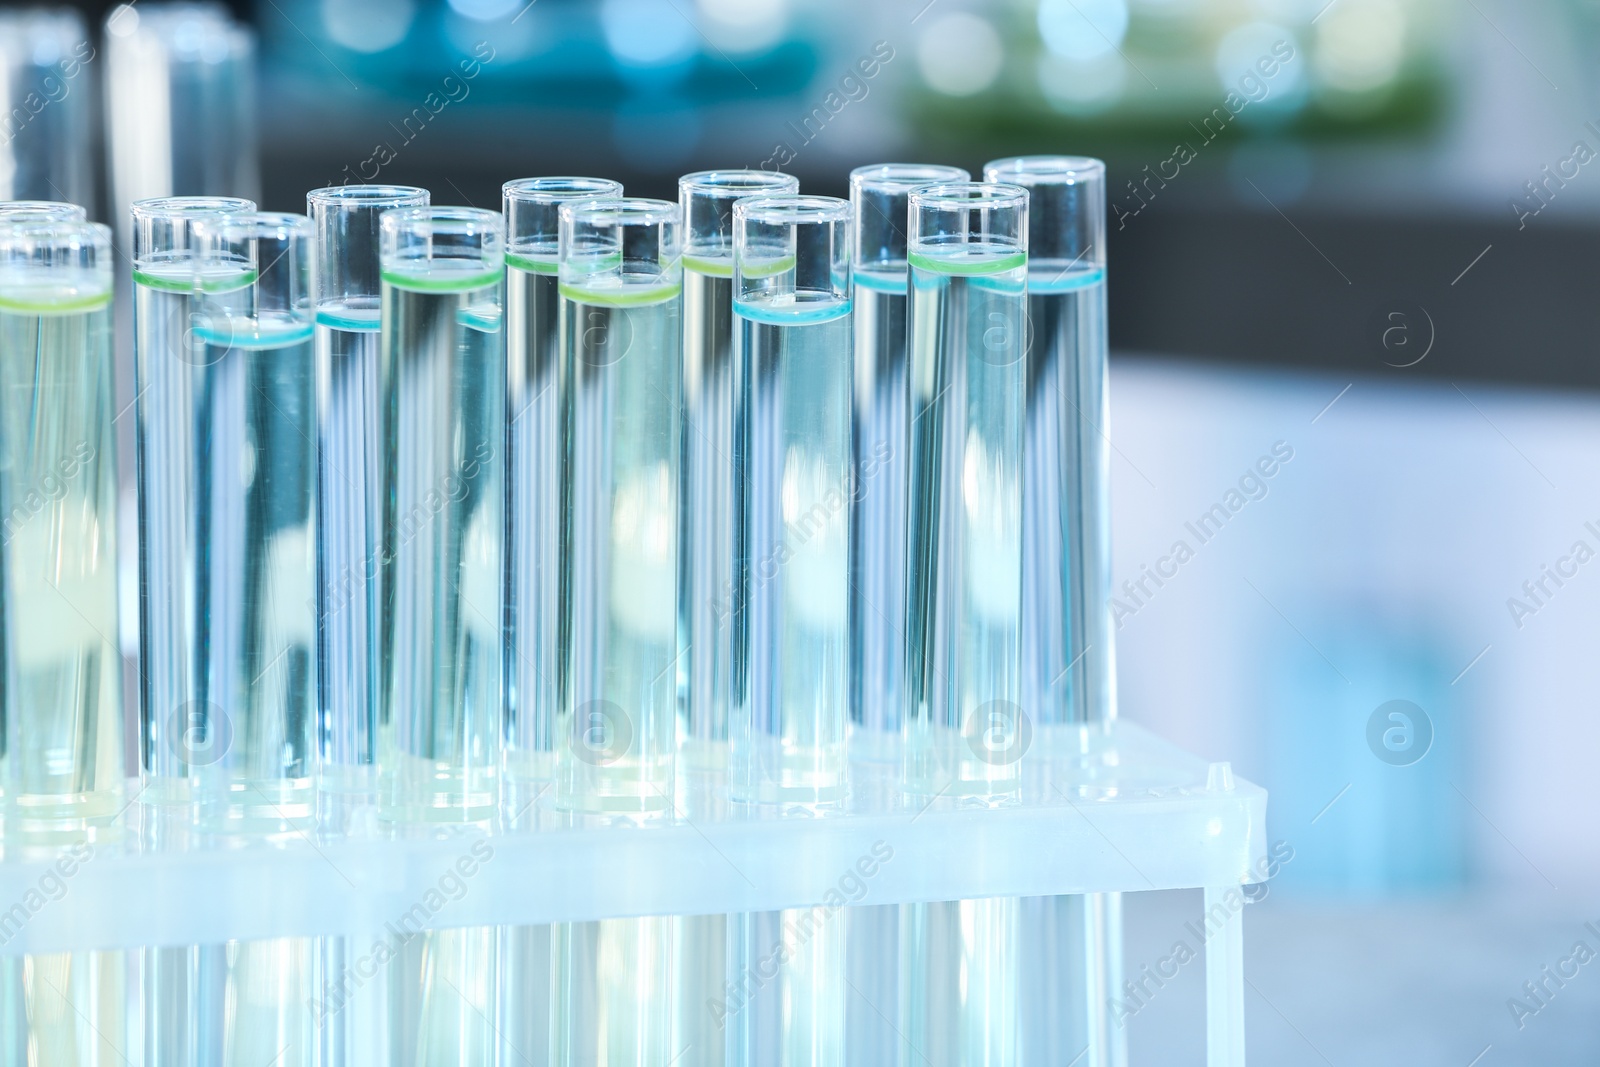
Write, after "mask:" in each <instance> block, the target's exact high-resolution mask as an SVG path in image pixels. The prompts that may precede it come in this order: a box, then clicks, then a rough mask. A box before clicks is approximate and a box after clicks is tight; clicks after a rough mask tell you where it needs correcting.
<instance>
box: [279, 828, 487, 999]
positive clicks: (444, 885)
mask: <svg viewBox="0 0 1600 1067" xmlns="http://www.w3.org/2000/svg"><path fill="white" fill-rule="evenodd" d="M492 859H494V849H493V848H492V847H491V846H490V844H489V842H488V841H485V840H483V839H482V838H479V839H478V840H476V841H474V842H473V843H472V845H471V847H469V848H468V849H467V851H466V853H465V854H463V855H462V856H461V857H460V858H459V859H457V860H456V861H455V863H453V864H451V865H450V866H448V867H446V868H445V869H444V873H443V874H441V875H440V876H439V878H438V879H437V881H436V882H435V883H434V885H433V886H431V887H430V888H429V889H428V890H427V891H426V892H425V893H423V894H422V899H421V900H419V901H417V903H415V904H413V905H412V906H411V907H410V909H408V910H407V911H405V912H404V913H402V914H401V915H400V916H399V917H397V918H394V919H390V920H389V921H388V922H386V923H384V924H383V929H384V934H383V936H382V937H379V938H378V939H377V940H376V941H374V942H373V943H372V947H371V948H369V949H368V950H367V952H366V954H365V955H363V956H361V957H359V958H358V959H355V960H353V961H351V962H350V963H348V964H346V965H345V966H344V967H343V968H341V969H340V970H339V971H338V973H336V974H333V975H330V976H329V977H328V978H326V979H325V980H324V981H323V983H322V991H321V992H322V995H321V998H320V999H319V998H318V997H316V996H313V997H312V998H311V999H310V1000H308V1001H307V1002H306V1003H307V1006H308V1007H309V1008H310V1009H311V1011H312V1013H313V1014H314V1015H315V1017H316V1020H317V1025H318V1026H321V1025H322V1024H323V1023H325V1022H327V1020H328V1019H329V1018H330V1017H331V1016H333V1015H337V1014H338V1013H339V1012H341V1011H343V1010H344V1008H345V1006H346V1005H347V1004H349V1003H350V998H351V997H353V996H354V995H355V994H356V991H357V990H359V989H360V988H361V987H362V986H364V985H366V984H367V983H368V982H370V981H372V979H373V978H375V977H377V975H378V973H379V970H380V968H382V967H384V966H386V965H387V964H388V963H389V961H390V960H392V959H394V958H395V957H396V956H398V955H399V954H400V950H401V949H403V948H404V947H405V946H406V945H408V944H410V943H411V941H412V940H414V939H415V938H416V937H417V936H418V935H419V934H421V933H423V932H424V931H425V930H427V929H428V923H429V921H430V920H432V918H433V917H434V916H435V915H437V914H439V912H440V911H442V910H444V906H445V905H446V904H448V903H450V902H451V901H456V900H460V899H461V898H462V897H464V896H466V895H467V888H468V887H467V883H468V881H469V880H470V879H472V878H474V877H476V876H477V873H478V871H479V870H481V869H482V867H483V865H484V864H486V863H488V862H489V861H490V860H492Z"/></svg>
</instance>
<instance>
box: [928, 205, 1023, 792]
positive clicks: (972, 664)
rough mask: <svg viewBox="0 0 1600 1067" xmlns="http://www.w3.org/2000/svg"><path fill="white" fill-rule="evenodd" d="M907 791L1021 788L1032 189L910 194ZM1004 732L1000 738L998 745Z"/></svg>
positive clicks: (988, 790)
mask: <svg viewBox="0 0 1600 1067" xmlns="http://www.w3.org/2000/svg"><path fill="white" fill-rule="evenodd" d="M910 212H911V213H910V227H911V228H910V231H909V235H910V241H909V251H908V255H907V259H908V261H909V263H910V265H911V302H910V309H909V322H910V324H911V427H910V447H911V454H910V477H911V488H910V494H909V498H908V499H909V501H910V505H909V508H910V515H909V520H908V531H909V532H908V545H909V548H908V558H907V571H906V574H907V594H908V600H907V603H908V615H907V619H908V627H907V648H908V657H907V672H908V677H907V685H908V702H907V711H906V738H907V752H906V758H907V773H906V778H907V788H908V789H910V790H911V791H912V792H916V793H923V794H927V795H933V794H938V793H944V794H945V795H949V796H971V797H977V798H983V797H990V796H996V795H1004V794H1006V793H1009V792H1012V791H1014V790H1015V789H1016V788H1017V783H1018V782H1019V780H1020V764H1019V763H1018V761H1017V760H1015V759H1012V758H1009V757H1010V756H1011V755H1012V754H1013V752H1012V748H1013V746H1012V742H1013V741H1015V740H1017V739H1020V738H1021V736H1022V731H1023V729H1024V728H1025V725H1026V722H1027V720H1026V718H1025V717H1024V715H1023V709H1022V708H1021V707H1020V705H1019V701H1020V700H1021V699H1022V691H1021V661H1020V655H1021V626H1022V612H1021V596H1022V474H1023V466H1022V464H1023V449H1022V442H1023V433H1022V431H1023V395H1024V394H1023V390H1024V385H1025V381H1024V379H1025V369H1026V365H1025V360H1024V354H1025V353H1024V343H1025V330H1026V325H1027V305H1026V301H1027V262H1028V252H1027V247H1028V246H1027V217H1028V194H1027V192H1026V191H1025V190H1023V189H1020V188H1017V187H1015V186H1005V185H984V184H980V183H957V184H950V185H934V186H929V187H927V188H925V189H921V190H919V191H917V192H914V193H912V194H911V200H910ZM997 742H998V744H997Z"/></svg>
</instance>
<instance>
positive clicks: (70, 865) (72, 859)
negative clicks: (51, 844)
mask: <svg viewBox="0 0 1600 1067" xmlns="http://www.w3.org/2000/svg"><path fill="white" fill-rule="evenodd" d="M92 859H94V846H93V845H91V844H89V842H87V841H79V842H77V843H75V844H72V845H69V846H67V847H66V848H64V849H62V850H61V853H60V854H59V855H58V856H57V857H56V861H55V862H54V863H52V864H51V865H50V866H49V867H48V868H46V870H45V872H44V873H43V874H41V875H40V876H39V880H38V881H37V882H35V883H34V884H33V885H32V886H31V887H30V888H29V889H28V891H27V892H26V893H24V894H22V899H21V900H19V901H17V902H16V903H15V904H13V905H11V907H9V908H7V909H6V910H5V911H0V945H9V944H10V943H11V941H12V939H13V938H15V937H16V936H17V935H18V934H20V933H21V932H22V930H23V928H24V927H26V926H27V925H28V924H29V923H30V922H32V921H33V917H34V916H35V915H37V914H39V913H40V912H41V911H43V910H44V909H45V908H46V907H48V906H49V905H50V904H53V903H55V902H56V901H58V900H60V899H61V898H62V897H65V896H66V895H67V879H69V878H71V877H72V876H73V875H75V874H77V873H78V871H80V870H81V869H82V868H83V865H84V864H86V863H88V862H89V861H90V860H92Z"/></svg>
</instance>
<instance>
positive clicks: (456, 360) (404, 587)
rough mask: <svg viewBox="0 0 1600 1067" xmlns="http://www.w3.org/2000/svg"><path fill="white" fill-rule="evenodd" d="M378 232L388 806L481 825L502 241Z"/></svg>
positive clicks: (470, 214) (484, 221)
mask: <svg viewBox="0 0 1600 1067" xmlns="http://www.w3.org/2000/svg"><path fill="white" fill-rule="evenodd" d="M380 225H381V238H382V263H383V312H382V336H381V348H382V354H381V364H382V376H383V412H384V414H383V422H384V465H385V478H384V481H385V493H384V508H385V514H384V522H383V554H382V560H383V564H382V578H381V596H382V601H383V612H382V618H383V628H384V649H383V663H384V664H385V665H386V666H387V668H388V671H389V676H388V680H387V684H386V687H385V693H384V699H385V702H386V705H387V708H388V710H387V714H386V715H385V716H384V717H385V719H386V725H385V731H386V733H387V735H388V740H387V741H386V742H385V744H384V751H383V756H382V757H381V763H382V774H383V778H384V782H385V784H384V786H383V790H382V792H383V797H382V799H383V803H384V806H385V810H386V812H387V813H388V815H389V817H390V818H393V819H395V820H397V821H405V822H475V821H478V820H482V819H487V818H489V817H491V816H492V815H493V814H494V811H495V806H496V803H497V800H498V796H497V786H498V779H499V759H500V749H499V742H500V730H501V718H502V705H501V691H500V685H501V673H502V667H501V659H500V653H501V645H502V635H501V624H502V614H501V612H502V609H501V603H500V595H501V584H502V573H501V545H502V542H503V540H504V537H505V526H504V523H505V519H504V503H505V501H504V493H505V484H504V481H503V477H504V463H505V460H504V456H503V454H502V450H503V449H504V447H505V434H506V409H505V386H506V369H505V332H504V330H503V329H502V321H501V320H502V315H501V283H502V281H503V280H504V275H505V251H504V244H505V227H504V225H503V224H502V222H501V219H500V213H499V212H496V211H481V210H478V209H476V208H455V207H432V208H423V207H418V208H396V209H392V210H390V211H386V212H385V213H384V214H383V218H382V221H381V224H380Z"/></svg>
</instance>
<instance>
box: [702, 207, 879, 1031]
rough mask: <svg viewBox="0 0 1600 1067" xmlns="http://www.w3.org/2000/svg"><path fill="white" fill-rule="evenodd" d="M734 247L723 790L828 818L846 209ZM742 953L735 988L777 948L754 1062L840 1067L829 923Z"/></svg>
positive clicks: (845, 540) (780, 223)
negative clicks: (730, 581) (735, 379)
mask: <svg viewBox="0 0 1600 1067" xmlns="http://www.w3.org/2000/svg"><path fill="white" fill-rule="evenodd" d="M733 232H734V278H733V284H734V294H733V296H734V312H735V316H736V320H737V325H738V334H737V338H738V339H737V342H736V354H737V358H738V364H739V377H740V389H739V402H738V407H737V414H736V422H737V426H738V437H737V441H736V451H735V465H736V466H735V470H736V477H737V481H738V484H739V486H740V487H741V492H742V493H743V496H744V502H743V507H742V508H741V512H742V520H743V521H742V532H741V535H740V537H739V542H738V544H739V557H738V563H737V572H738V573H739V574H740V575H741V576H742V578H743V582H742V586H741V588H740V590H739V596H738V610H737V611H736V619H737V620H738V623H739V625H738V628H737V634H738V637H739V641H740V644H739V646H738V648H737V650H736V652H735V655H736V656H737V657H738V658H739V660H740V661H741V662H742V663H743V664H744V669H745V671H746V672H747V673H746V683H745V687H744V691H743V697H744V699H743V701H742V702H741V703H740V704H739V706H737V707H736V708H735V711H734V715H733V721H732V724H731V727H730V732H731V734H732V761H733V765H732V775H731V778H732V784H733V789H734V795H735V796H737V797H740V798H742V799H745V800H750V801H758V802H769V803H772V802H776V803H778V804H782V805H784V806H785V807H788V806H796V807H800V808H803V809H809V810H813V811H825V810H828V809H830V808H833V807H836V806H838V805H839V804H840V803H841V802H842V800H843V797H844V788H845V769H846V762H845V734H846V724H847V722H848V716H849V709H848V701H849V671H850V640H849V637H850V634H849V583H850V537H849V529H850V526H849V523H850V500H851V497H852V496H853V489H854V486H853V479H852V474H853V464H852V459H851V447H850V446H851V410H850V383H851V373H852V368H851V352H852V336H851V318H850V307H851V303H850V300H851V284H850V243H851V242H850V237H851V232H850V204H849V202H848V201H844V200H836V199H834V198H832V197H802V196H792V195H791V196H770V197H756V198H752V199H747V200H741V201H740V202H739V203H737V204H736V205H734V209H733ZM737 944H738V947H739V954H740V955H741V956H742V962H743V964H744V967H743V969H742V970H743V972H744V973H756V970H757V969H758V968H762V967H763V966H770V959H771V958H772V957H773V956H774V955H775V953H774V948H775V947H776V946H780V945H781V946H785V947H786V948H787V951H786V952H783V953H779V954H776V955H777V957H778V958H779V960H780V963H779V965H778V973H777V975H776V976H775V980H774V981H773V982H772V984H771V985H770V986H768V987H767V988H766V989H764V990H762V991H760V992H759V993H758V994H757V995H756V996H754V997H752V998H751V1003H749V1004H747V1005H744V1006H743V1008H742V1009H741V1010H740V1011H739V1012H738V1014H737V1019H738V1024H739V1025H738V1028H737V1031H736V1032H737V1033H738V1035H739V1038H738V1040H739V1042H740V1045H741V1050H742V1052H743V1055H744V1056H746V1057H748V1058H749V1062H766V1061H777V1062H785V1063H842V1062H843V1058H844V1050H845V1025H844V1024H845V982H844V978H845V968H844V945H845V924H844V922H843V921H842V917H838V916H833V915H831V914H830V913H829V911H828V909H825V908H798V909H790V910H786V911H781V912H768V913H762V914H752V915H744V916H741V917H740V934H739V937H738V941H737ZM763 961H767V962H766V963H765V964H764V963H763ZM774 1044H777V1045H779V1046H780V1047H781V1050H782V1051H781V1053H776V1050H775V1049H774V1047H773V1046H774ZM775 1053H776V1058H775ZM741 1062H742V1061H741Z"/></svg>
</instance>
